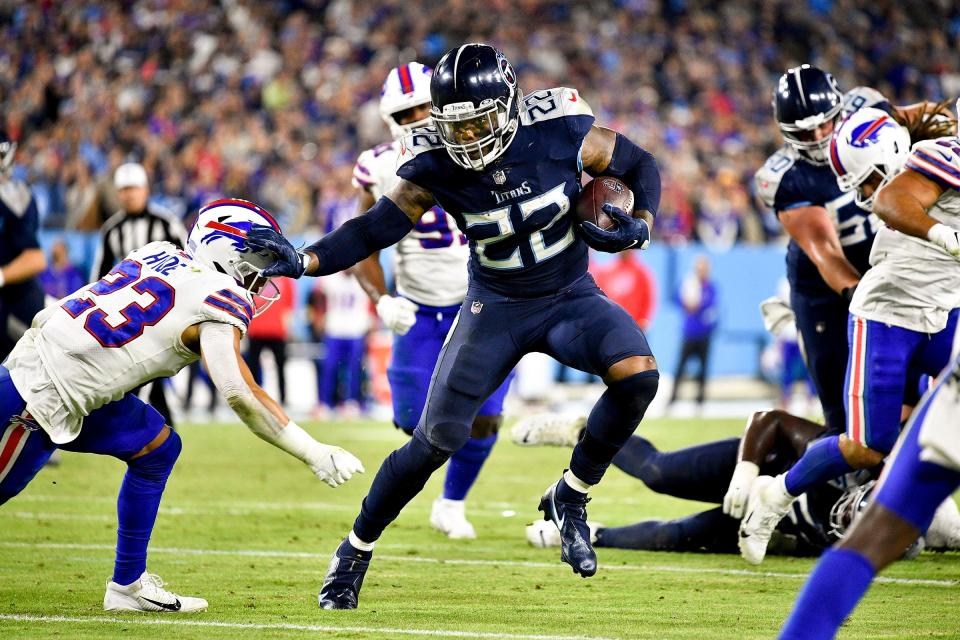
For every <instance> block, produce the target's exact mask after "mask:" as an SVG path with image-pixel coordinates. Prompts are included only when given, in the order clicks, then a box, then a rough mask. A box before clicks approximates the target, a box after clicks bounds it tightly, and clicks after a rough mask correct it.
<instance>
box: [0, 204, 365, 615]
mask: <svg viewBox="0 0 960 640" xmlns="http://www.w3.org/2000/svg"><path fill="white" fill-rule="evenodd" d="M254 225H263V226H268V225H269V226H270V227H272V228H274V229H276V230H277V231H279V227H278V226H277V223H276V222H275V221H274V220H273V218H272V217H271V216H270V215H269V214H268V213H267V212H265V211H264V210H263V209H261V208H260V207H258V206H256V205H254V204H252V203H250V202H246V201H244V200H218V201H216V202H213V203H211V204H208V205H207V206H206V207H204V208H203V209H201V210H200V215H199V217H198V219H197V223H196V226H195V227H194V229H193V231H192V232H191V233H190V237H189V242H188V249H187V251H186V252H184V251H182V250H180V249H179V248H178V247H176V246H175V245H173V244H170V243H167V242H152V243H150V244H148V245H146V246H145V247H142V248H141V249H138V250H136V251H133V252H131V253H130V254H129V255H128V256H127V257H126V259H125V260H123V261H122V262H120V263H119V264H118V265H117V266H116V267H114V269H113V270H112V271H111V272H110V273H108V274H107V275H106V276H104V277H103V278H102V279H101V280H99V281H97V282H94V283H92V284H90V285H87V286H86V287H83V288H82V289H79V290H78V291H76V292H75V293H74V294H72V295H70V296H68V297H66V298H64V299H62V300H60V302H59V304H57V305H54V306H50V307H47V308H46V309H45V310H43V311H42V312H40V313H39V314H37V316H36V318H35V319H34V322H33V326H32V328H31V329H29V330H28V331H27V332H26V334H25V335H24V336H23V337H22V338H21V339H20V341H19V342H18V343H17V345H16V346H15V347H14V350H13V352H12V353H11V354H10V356H9V357H8V358H7V360H6V361H5V362H4V364H3V366H2V367H0V424H3V425H4V426H3V427H0V504H3V503H5V502H7V501H8V500H10V499H11V498H13V497H14V496H16V495H17V494H18V493H20V491H22V490H23V488H24V487H26V485H27V484H28V483H29V482H30V481H31V480H32V479H33V478H34V476H36V474H37V472H38V471H39V470H40V468H41V467H43V465H44V463H45V462H46V460H47V459H48V458H49V457H50V455H51V454H52V453H53V452H54V451H55V450H56V449H58V448H61V449H65V450H68V451H76V452H81V453H97V454H101V455H109V456H113V457H115V458H118V459H120V460H123V461H125V462H126V463H127V472H126V475H125V476H124V479H123V484H122V485H121V487H120V495H119V498H118V500H117V516H118V521H119V525H118V527H117V554H116V563H115V566H114V573H113V577H112V579H111V580H110V581H108V582H107V589H106V593H105V595H104V599H103V606H104V609H106V610H108V611H113V610H126V611H155V612H179V613H184V612H190V611H200V610H203V609H206V607H207V601H206V600H204V599H202V598H192V597H182V596H178V595H176V594H174V593H171V592H169V591H167V590H166V589H164V588H163V583H162V581H160V579H159V578H158V577H157V576H154V575H152V574H148V573H147V572H146V560H147V545H148V543H149V540H150V534H151V532H152V530H153V525H154V523H155V521H156V517H157V510H158V508H159V506H160V499H161V496H162V494H163V489H164V486H165V485H166V481H167V477H168V476H169V475H170V472H171V471H172V469H173V466H174V464H175V463H176V460H177V457H178V455H179V454H180V450H181V441H180V436H179V435H177V432H176V431H173V430H172V429H170V427H168V426H166V425H165V424H164V420H163V417H162V416H160V414H159V413H157V411H156V410H154V409H153V408H152V407H151V406H150V405H148V404H145V403H144V402H143V401H141V400H140V399H139V398H137V397H136V396H135V395H133V394H131V393H129V391H130V390H131V389H134V388H136V387H138V386H139V385H141V384H143V383H144V382H147V381H149V380H152V379H154V378H158V377H169V376H172V375H173V374H175V373H176V372H177V371H179V370H180V369H182V368H183V367H185V366H187V365H188V364H190V363H192V362H195V361H196V360H197V359H199V358H201V357H203V359H204V362H205V363H206V365H207V369H208V370H209V372H210V377H211V379H212V380H213V382H214V384H215V385H216V386H217V388H218V389H219V390H220V392H221V393H222V394H223V396H224V398H225V399H226V401H227V403H228V404H229V405H230V406H231V407H232V408H233V409H234V411H236V413H237V415H238V416H239V417H240V418H241V419H242V420H243V422H244V423H245V424H246V425H247V426H248V427H249V428H250V430H251V431H253V432H254V433H255V434H256V435H257V436H259V437H260V438H262V439H264V440H266V441H267V442H269V443H271V444H273V445H274V446H276V447H278V448H280V449H282V450H284V451H286V452H287V453H289V454H290V455H292V456H294V457H295V458H297V459H299V460H301V461H303V462H304V463H306V464H307V465H308V466H309V467H310V469H311V470H312V471H313V472H314V473H315V474H316V475H317V477H319V478H320V479H321V480H323V481H324V482H326V483H327V484H329V485H330V486H338V485H340V484H342V483H343V482H346V481H347V480H349V479H350V477H351V476H352V475H353V473H355V472H362V471H363V466H362V465H361V464H360V461H359V460H357V459H356V458H354V457H353V456H352V455H351V454H350V453H348V452H347V451H344V450H343V449H341V448H339V447H334V446H329V445H325V444H321V443H319V442H317V441H316V440H314V439H313V438H312V437H311V436H310V435H308V434H307V433H306V432H305V431H304V430H303V429H301V428H300V427H299V426H297V425H296V424H295V423H294V422H293V421H291V420H290V419H289V418H288V417H287V415H286V414H285V413H284V412H283V410H282V409H281V408H280V406H279V405H278V404H277V403H276V402H275V401H274V400H273V399H272V398H271V397H270V396H268V395H267V394H266V393H265V392H264V391H263V389H261V388H260V387H259V386H257V384H256V383H255V382H254V381H253V377H252V376H251V374H250V371H249V369H248V368H247V366H246V364H245V363H244V361H243V359H242V358H241V356H240V352H239V344H240V338H241V337H242V336H243V334H244V333H245V331H246V329H247V325H248V324H249V323H250V320H251V318H252V317H253V316H254V315H256V312H255V309H254V307H255V305H256V302H257V301H258V300H259V301H263V302H265V303H266V304H269V303H270V302H272V301H273V300H275V299H276V296H275V297H273V298H268V297H266V296H263V295H261V291H262V289H263V287H264V285H266V284H267V282H268V281H267V280H265V279H264V278H262V277H260V276H259V271H260V269H261V268H262V267H263V266H264V265H266V264H269V262H270V261H271V260H272V259H273V258H272V256H271V255H270V254H269V253H266V252H262V253H254V252H253V251H252V250H250V249H248V248H247V247H246V240H245V238H246V233H247V231H249V229H250V228H251V227H252V226H254ZM258 310H259V309H258Z"/></svg>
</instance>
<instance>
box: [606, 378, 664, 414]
mask: <svg viewBox="0 0 960 640" xmlns="http://www.w3.org/2000/svg"><path fill="white" fill-rule="evenodd" d="M659 387H660V372H659V371H658V370H656V369H652V370H650V371H641V372H640V373H635V374H633V375H632V376H628V377H626V378H624V379H622V380H617V381H616V382H612V383H610V384H609V385H608V386H607V389H608V390H609V391H610V392H611V393H612V394H613V395H614V396H615V398H616V401H617V403H618V404H619V405H620V406H621V407H623V408H624V409H626V410H629V411H635V412H640V413H642V412H644V411H646V410H647V407H648V406H649V405H650V403H651V402H653V399H654V398H655V397H656V395H657V389H658V388H659Z"/></svg>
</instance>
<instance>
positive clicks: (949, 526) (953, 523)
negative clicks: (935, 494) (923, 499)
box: [923, 496, 960, 551]
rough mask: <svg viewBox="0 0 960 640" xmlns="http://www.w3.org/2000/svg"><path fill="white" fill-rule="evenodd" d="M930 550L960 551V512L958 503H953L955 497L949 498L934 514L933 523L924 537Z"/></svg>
mask: <svg viewBox="0 0 960 640" xmlns="http://www.w3.org/2000/svg"><path fill="white" fill-rule="evenodd" d="M923 538H924V542H925V543H926V546H927V548H928V549H933V550H935V551H944V550H947V549H960V511H958V509H957V503H956V502H954V501H953V496H947V499H946V500H944V501H943V503H942V504H941V505H940V506H939V507H937V511H936V513H934V514H933V522H931V523H930V527H929V528H928V529H927V533H926V534H925V535H924V536H923Z"/></svg>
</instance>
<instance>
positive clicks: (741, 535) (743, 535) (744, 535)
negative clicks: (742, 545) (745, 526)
mask: <svg viewBox="0 0 960 640" xmlns="http://www.w3.org/2000/svg"><path fill="white" fill-rule="evenodd" d="M740 537H741V538H744V539H746V538H749V537H750V534H749V533H747V532H745V531H741V532H740Z"/></svg>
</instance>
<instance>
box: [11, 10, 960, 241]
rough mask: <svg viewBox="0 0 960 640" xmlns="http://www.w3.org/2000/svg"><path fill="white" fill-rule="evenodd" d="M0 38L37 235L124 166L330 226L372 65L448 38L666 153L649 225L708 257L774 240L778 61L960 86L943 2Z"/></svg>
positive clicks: (131, 21)
mask: <svg viewBox="0 0 960 640" xmlns="http://www.w3.org/2000/svg"><path fill="white" fill-rule="evenodd" d="M788 33H789V34H790V37H789V38H785V37H783V36H785V34H788ZM0 35H2V37H0V104H2V105H3V110H2V116H0V117H2V118H3V120H4V121H3V122H2V123H0V124H3V125H5V126H6V129H7V131H8V134H9V135H10V136H12V138H13V139H14V140H17V141H18V142H19V143H20V147H19V152H18V156H17V164H16V169H15V172H16V173H15V175H16V176H17V177H18V178H21V179H24V180H26V181H27V182H29V183H30V185H31V186H32V188H33V189H34V192H35V195H36V198H37V202H38V206H39V208H40V215H41V222H42V225H43V226H44V227H45V228H48V229H50V228H52V229H58V228H65V229H71V230H72V229H76V230H95V229H97V228H99V226H100V224H101V222H102V221H103V220H104V219H105V218H106V217H108V216H109V215H111V214H112V213H113V212H114V211H116V210H117V208H118V203H117V201H116V196H115V193H114V192H113V190H112V186H111V185H112V176H113V170H114V169H116V167H117V166H119V165H120V164H121V163H123V162H125V161H128V160H134V161H137V162H141V163H142V164H143V165H144V166H145V167H146V169H147V172H148V174H149V175H150V177H151V182H152V184H151V191H152V198H153V200H154V201H155V203H156V204H159V205H161V206H163V207H165V208H167V209H169V210H170V211H171V212H173V213H174V214H175V215H177V216H180V217H181V218H184V219H185V222H186V223H187V224H188V225H189V222H190V220H189V218H190V215H191V213H192V212H195V211H196V209H197V207H198V206H199V205H200V204H202V203H203V202H205V201H209V200H211V199H214V198H215V197H217V196H220V195H224V194H229V195H230V196H233V197H244V198H248V199H251V200H255V201H257V202H259V203H260V204H262V205H263V206H265V207H267V208H269V209H271V210H272V211H273V212H275V213H276V214H277V216H278V217H279V218H280V220H281V223H282V224H283V226H284V227H285V229H287V230H288V232H290V233H298V232H301V231H303V230H305V229H307V228H311V227H313V228H319V229H329V228H332V227H333V226H335V225H336V224H338V222H339V221H342V220H343V219H345V218H346V217H348V216H350V215H352V213H353V211H354V210H355V208H356V199H355V194H354V191H353V188H352V187H351V185H350V174H351V169H352V165H353V162H354V161H355V159H356V156H357V154H358V153H359V152H360V151H362V150H363V149H365V148H367V147H370V146H372V145H374V144H377V143H379V142H382V141H383V140H384V139H386V138H387V137H388V133H387V131H386V129H385V127H384V126H383V124H382V122H381V121H380V119H379V116H378V114H377V109H376V106H377V101H378V99H379V92H380V85H381V83H382V81H383V79H384V77H385V75H386V73H387V71H388V70H389V69H390V68H391V67H393V66H396V65H397V64H400V63H403V62H408V61H410V60H414V59H416V60H419V61H421V62H423V63H426V64H433V63H435V62H436V61H437V60H438V59H439V57H440V56H441V55H442V54H443V53H444V52H445V51H446V50H447V49H449V48H451V47H453V46H455V45H457V44H460V43H462V42H464V41H486V42H490V43H492V44H495V45H496V46H498V47H499V48H501V49H502V50H503V51H504V52H505V53H506V55H507V56H508V57H509V58H510V59H511V61H512V62H513V63H514V66H515V67H516V69H517V70H518V72H519V74H520V86H521V88H522V89H525V90H527V91H530V90H533V89H537V88H544V87H551V86H558V85H565V86H572V87H576V88H577V89H579V90H580V92H581V94H582V95H584V96H585V97H586V98H587V99H588V101H589V102H590V103H591V105H592V106H593V109H594V111H595V113H596V115H597V121H598V122H599V123H601V124H603V125H606V126H609V127H611V128H614V129H617V130H620V131H622V132H624V133H625V134H627V135H628V136H629V137H631V138H632V139H633V140H635V141H636V142H638V143H639V144H641V145H643V146H644V147H646V148H647V149H649V150H650V151H652V152H653V153H654V154H656V156H657V158H658V160H659V161H660V163H661V166H662V169H663V178H664V198H663V205H662V209H661V214H660V217H659V220H658V224H657V232H658V237H659V238H660V239H661V240H666V241H667V242H670V243H684V242H688V241H700V242H703V243H704V244H705V245H707V246H708V247H710V248H712V249H718V250H722V249H723V248H725V247H729V246H730V245H732V244H733V243H736V242H748V243H762V242H766V241H770V240H771V239H773V238H776V237H778V236H779V234H780V230H779V227H778V225H777V223H776V221H775V219H773V217H772V214H771V213H770V212H767V211H764V210H763V208H762V206H760V205H759V203H758V202H757V201H756V199H755V198H754V197H753V194H752V180H751V177H752V175H753V172H754V171H755V170H756V169H757V168H758V167H759V166H760V165H761V164H762V163H763V161H764V159H765V157H766V156H767V154H769V153H770V152H772V151H773V150H774V148H775V147H776V146H777V145H778V144H779V137H778V132H777V128H776V126H775V124H774V123H773V121H772V116H771V108H770V97H771V94H772V89H773V86H774V83H775V81H776V78H777V76H778V75H779V74H780V73H782V72H783V71H784V70H785V69H786V68H787V67H790V66H793V65H796V64H798V63H801V62H811V63H815V64H817V65H819V66H821V67H823V68H825V69H827V70H830V71H832V72H833V73H834V74H835V75H836V76H837V77H838V80H839V81H840V84H841V87H846V88H851V87H853V86H856V85H859V84H866V85H871V86H874V87H875V88H877V89H879V90H880V91H881V92H883V93H884V94H885V95H887V96H888V98H890V99H891V100H892V101H894V102H896V103H899V104H906V103H911V102H916V101H919V100H921V99H932V100H940V99H942V98H944V97H947V96H953V95H956V94H957V93H960V56H957V55H956V52H957V51H958V50H960V46H958V45H960V5H958V4H956V3H954V2H952V1H951V0H925V1H923V2H919V1H911V0H870V1H861V0H806V1H802V0H801V1H797V0H730V1H723V2H721V1H719V0H716V1H710V0H617V1H609V2H603V3H601V2H590V3H583V2H572V1H560V0H511V1H508V0H488V1H487V2H483V3H477V2H469V1H467V0H436V1H425V2H410V1H409V0H378V1H377V2H360V1H358V0H287V1H279V0H278V1H268V2H252V1H248V0H221V1H220V2H209V1H204V0H137V1H121V2H102V1H101V2H87V1H80V0H58V1H53V0H36V1H33V2H21V1H19V0H0ZM781 42H790V43H792V45H791V46H782V45H781V44H780V43H781Z"/></svg>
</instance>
